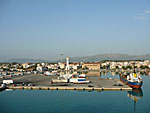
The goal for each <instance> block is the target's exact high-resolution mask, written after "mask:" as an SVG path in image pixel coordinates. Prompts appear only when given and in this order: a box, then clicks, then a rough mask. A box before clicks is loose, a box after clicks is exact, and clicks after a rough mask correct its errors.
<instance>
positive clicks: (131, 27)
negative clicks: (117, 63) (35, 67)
mask: <svg viewBox="0 0 150 113" xmlns="http://www.w3.org/2000/svg"><path fill="white" fill-rule="evenodd" d="M0 16H1V18H0V40H1V43H0V61H5V60H9V59H12V58H33V59H45V60H58V59H60V57H61V56H60V54H64V57H66V56H69V57H76V56H77V57H82V56H92V55H97V54H105V53H121V54H129V55H145V54H150V49H149V48H150V45H149V42H150V38H149V36H150V32H149V31H150V2H149V1H148V0H138V1H137V0H132V1H131V0H126V1H121V0H118V1H104V0H94V1H91V0H82V1H80V0H77V1H74V0H63V1H62V0H58V1H51V0H50V1H49V0H46V1H45V2H43V1H42V0H39V1H36V0H31V1H26V0H23V1H20V0H7V1H5V0H1V1H0Z"/></svg>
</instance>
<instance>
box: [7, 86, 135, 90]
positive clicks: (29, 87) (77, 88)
mask: <svg viewBox="0 0 150 113" xmlns="http://www.w3.org/2000/svg"><path fill="white" fill-rule="evenodd" d="M7 89H26V90H83V91H132V88H130V87H129V88H89V87H39V86H9V87H7Z"/></svg>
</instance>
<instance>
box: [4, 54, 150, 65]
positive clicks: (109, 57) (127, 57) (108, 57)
mask: <svg viewBox="0 0 150 113" xmlns="http://www.w3.org/2000/svg"><path fill="white" fill-rule="evenodd" d="M103 60H150V54H146V55H128V54H119V53H108V54H98V55H94V56H83V57H70V62H96V61H103ZM60 61H61V60H60V59H59V60H53V61H48V60H43V59H32V58H19V59H17V58H13V59H10V60H7V61H5V62H18V63H25V62H32V63H35V62H60ZM62 61H63V62H65V61H66V59H62Z"/></svg>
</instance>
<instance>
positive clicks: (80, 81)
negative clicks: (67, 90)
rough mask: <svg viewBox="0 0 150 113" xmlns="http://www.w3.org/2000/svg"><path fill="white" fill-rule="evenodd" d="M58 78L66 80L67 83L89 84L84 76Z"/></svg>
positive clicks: (69, 75)
mask: <svg viewBox="0 0 150 113" xmlns="http://www.w3.org/2000/svg"><path fill="white" fill-rule="evenodd" d="M60 77H63V78H64V79H65V80H67V82H68V83H74V84H86V83H89V82H90V81H87V80H86V75H85V74H81V75H74V74H65V75H60Z"/></svg>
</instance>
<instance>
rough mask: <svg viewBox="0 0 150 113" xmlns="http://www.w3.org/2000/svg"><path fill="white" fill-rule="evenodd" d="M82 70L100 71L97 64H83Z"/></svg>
mask: <svg viewBox="0 0 150 113" xmlns="http://www.w3.org/2000/svg"><path fill="white" fill-rule="evenodd" d="M82 69H89V70H100V63H99V62H92V63H83V64H82Z"/></svg>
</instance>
